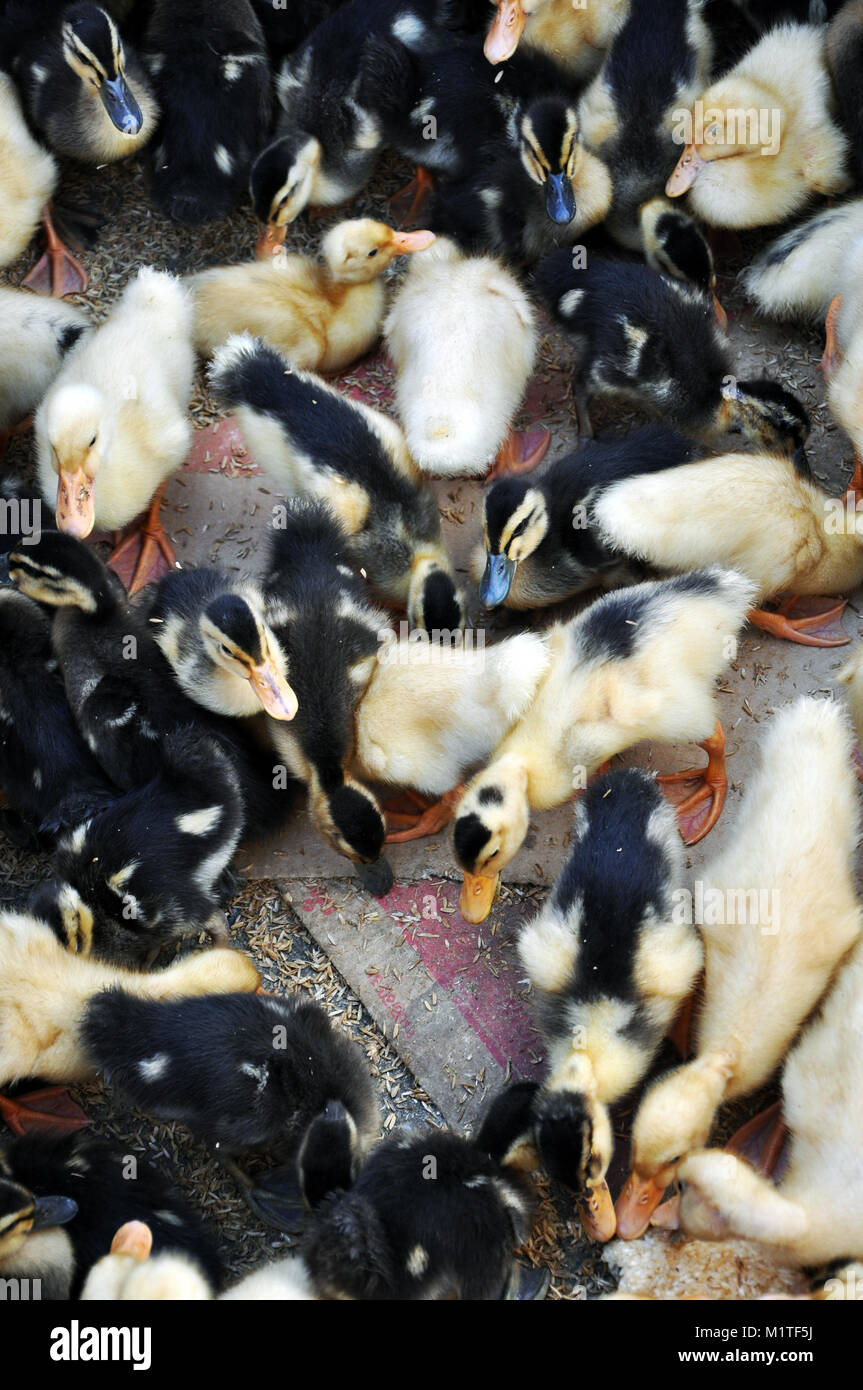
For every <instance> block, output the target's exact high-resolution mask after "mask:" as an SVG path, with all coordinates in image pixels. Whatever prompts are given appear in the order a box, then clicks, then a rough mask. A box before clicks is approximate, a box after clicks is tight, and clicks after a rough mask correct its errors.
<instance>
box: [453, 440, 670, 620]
mask: <svg viewBox="0 0 863 1390" xmlns="http://www.w3.org/2000/svg"><path fill="white" fill-rule="evenodd" d="M695 452H696V451H695V446H694V445H693V444H692V441H691V440H689V439H686V438H685V437H684V436H683V435H682V434H677V433H676V432H675V431H674V430H668V429H665V428H664V427H663V426H661V425H657V426H648V427H646V428H645V429H642V430H635V431H633V433H632V434H630V435H627V436H626V438H624V439H617V438H613V437H608V438H605V439H596V440H590V441H588V443H587V444H586V445H584V446H583V447H582V448H581V449H579V450H577V451H576V452H575V453H573V454H566V455H565V456H564V457H563V458H560V459H555V460H554V462H553V463H550V464H547V465H545V466H543V468H542V469H541V470H540V471H539V472H537V473H532V474H530V475H529V476H528V477H526V478H500V479H498V480H497V481H496V482H494V483H492V485H491V487H489V488H487V489H486V491H485V492H484V494H483V499H482V532H483V541H484V547H483V549H482V550H478V551H477V554H476V556H475V561H474V564H473V565H472V573H473V576H474V578H475V579H476V580H477V582H478V583H479V596H480V598H481V600H482V602H483V603H484V604H485V606H486V608H496V607H497V606H498V604H503V605H504V606H505V607H507V608H515V609H521V610H524V609H531V608H545V607H547V606H548V604H551V603H558V602H560V601H562V600H563V599H567V598H571V597H572V596H573V595H574V594H580V593H582V592H583V591H584V590H585V589H590V588H593V587H594V585H601V586H602V587H603V588H607V589H613V588H617V587H618V586H619V585H621V584H626V583H632V582H634V581H635V580H637V579H639V578H641V577H642V576H641V574H640V573H639V566H638V565H633V564H632V562H631V561H630V560H629V559H628V558H627V557H625V556H623V555H622V554H621V553H620V552H619V551H618V550H616V549H615V548H613V547H611V546H608V545H605V544H603V542H602V541H601V540H600V538H599V536H598V535H597V532H596V527H592V526H591V525H590V522H589V507H590V505H591V504H593V503H594V499H595V497H596V496H597V494H599V495H602V492H603V491H604V490H605V489H606V488H607V487H610V486H611V485H612V484H613V483H614V482H615V481H616V480H618V479H621V478H629V477H639V476H640V475H641V474H643V473H647V474H649V473H651V472H654V471H656V470H657V469H660V468H667V467H672V468H673V467H675V466H676V465H677V464H681V463H688V462H689V460H690V459H692V458H693V457H694V456H695Z"/></svg>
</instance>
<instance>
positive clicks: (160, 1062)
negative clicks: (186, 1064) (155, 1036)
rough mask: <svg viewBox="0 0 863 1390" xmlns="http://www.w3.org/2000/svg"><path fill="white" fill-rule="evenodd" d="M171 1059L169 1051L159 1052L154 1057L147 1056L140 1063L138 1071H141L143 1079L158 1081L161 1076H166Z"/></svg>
mask: <svg viewBox="0 0 863 1390" xmlns="http://www.w3.org/2000/svg"><path fill="white" fill-rule="evenodd" d="M170 1061H171V1059H170V1058H169V1056H168V1054H167V1052H157V1053H156V1054H155V1056H153V1057H145V1058H144V1059H143V1061H141V1062H139V1063H138V1071H139V1072H140V1073H141V1079H142V1080H143V1081H158V1079H159V1077H160V1076H164V1074H165V1072H166V1071H167V1070H168V1067H169V1066H170Z"/></svg>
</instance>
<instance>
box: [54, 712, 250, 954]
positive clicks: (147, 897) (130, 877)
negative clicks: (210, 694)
mask: <svg viewBox="0 0 863 1390" xmlns="http://www.w3.org/2000/svg"><path fill="white" fill-rule="evenodd" d="M270 761H271V762H272V759H270ZM244 820H245V806H244V803H243V795H242V784H241V782H240V779H239V777H238V775H237V772H236V770H235V768H234V766H233V763H232V762H231V759H230V757H229V756H228V755H227V754H226V753H225V752H224V751H223V749H222V748H221V747H220V746H219V744H218V743H217V742H216V741H214V740H213V739H208V738H206V737H203V736H202V735H200V734H199V733H198V732H197V731H196V730H191V729H189V730H186V731H184V732H183V733H174V734H170V735H168V736H167V737H166V738H165V739H164V740H163V741H162V744H161V747H160V751H159V767H158V772H157V773H156V775H155V776H154V777H153V778H152V780H151V781H149V782H148V783H146V784H145V785H144V786H141V787H135V788H133V789H132V790H131V791H129V792H127V793H126V795H125V796H124V797H123V798H122V799H120V800H117V801H115V802H114V803H113V804H112V805H111V806H110V807H109V808H108V809H106V810H104V811H101V812H99V813H97V814H93V815H90V816H88V817H87V819H86V820H81V821H80V823H79V824H78V825H76V826H75V827H74V828H73V829H72V830H71V831H69V832H68V833H67V834H65V835H64V836H63V837H62V839H61V840H60V841H59V844H58V845H57V848H56V850H55V852H54V856H53V859H52V863H51V873H52V878H51V879H50V880H49V881H48V882H46V883H43V884H41V885H40V886H39V887H38V888H37V889H36V890H35V891H34V893H33V894H32V896H31V898H30V903H29V910H30V911H31V912H32V913H33V914H34V916H36V917H38V918H39V919H40V921H43V922H47V923H48V924H49V926H51V927H52V928H53V930H54V931H55V932H56V933H57V936H58V937H59V939H60V940H61V941H62V942H63V944H64V945H65V946H67V947H68V949H69V950H71V951H77V952H78V953H79V954H80V955H85V956H86V955H93V956H96V957H99V958H100V959H103V960H110V961H117V962H119V963H121V964H128V965H148V964H151V963H152V961H153V960H154V959H155V957H156V956H157V955H158V953H159V950H160V949H161V947H162V946H164V945H167V944H168V943H169V942H172V941H176V940H178V939H181V938H183V937H185V936H194V935H197V934H198V933H199V932H207V933H209V935H210V937H211V938H212V940H213V941H214V942H217V943H218V944H220V945H227V942H228V929H227V926H226V924H225V916H224V913H223V912H222V911H221V910H220V908H219V898H220V896H221V893H220V890H221V887H222V876H223V874H224V873H225V871H226V870H227V868H228V865H229V863H230V860H231V857H232V855H233V853H234V850H235V849H236V848H237V844H238V842H239V839H240V835H241V834H242V831H243V826H244ZM70 908H74V910H73V911H71V912H70Z"/></svg>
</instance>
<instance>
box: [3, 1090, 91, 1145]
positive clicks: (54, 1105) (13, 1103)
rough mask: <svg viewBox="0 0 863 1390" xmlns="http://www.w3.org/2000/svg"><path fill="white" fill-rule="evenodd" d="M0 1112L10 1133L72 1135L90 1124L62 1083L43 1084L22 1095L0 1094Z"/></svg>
mask: <svg viewBox="0 0 863 1390" xmlns="http://www.w3.org/2000/svg"><path fill="white" fill-rule="evenodd" d="M0 1115H2V1117H3V1119H4V1120H5V1122H6V1124H7V1125H8V1126H9V1128H10V1129H11V1130H12V1133H13V1134H18V1135H27V1134H72V1133H73V1132H74V1131H75V1130H78V1129H86V1127H87V1125H88V1124H89V1123H90V1121H89V1120H88V1118H87V1116H86V1115H85V1113H84V1111H83V1110H82V1109H81V1107H80V1105H77V1104H76V1103H75V1101H74V1100H73V1099H72V1097H71V1096H70V1095H69V1092H68V1091H67V1090H66V1088H65V1086H45V1087H42V1088H41V1089H40V1090H38V1091H27V1092H25V1093H24V1095H21V1096H16V1098H15V1099H14V1100H13V1099H12V1097H11V1096H4V1095H0Z"/></svg>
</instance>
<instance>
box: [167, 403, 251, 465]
mask: <svg viewBox="0 0 863 1390" xmlns="http://www.w3.org/2000/svg"><path fill="white" fill-rule="evenodd" d="M183 469H184V470H185V471H186V472H187V473H227V474H228V475H229V476H230V475H231V474H232V473H233V470H235V469H236V473H235V474H234V476H237V477H246V476H250V477H251V476H252V475H258V474H261V473H262V472H263V469H262V468H260V467H259V466H258V465H257V464H256V463H255V461H254V459H253V458H252V455H251V454H250V452H249V450H248V448H247V447H246V441H245V439H244V438H243V434H242V431H241V429H240V426H239V425H238V424H237V421H236V419H235V418H234V416H233V415H229V416H228V417H227V419H225V420H220V421H219V423H218V424H217V425H206V426H205V427H204V429H202V430H196V431H195V438H194V439H193V441H192V447H191V449H190V450H189V452H188V454H187V455H186V458H185V461H184V463H183Z"/></svg>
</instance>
